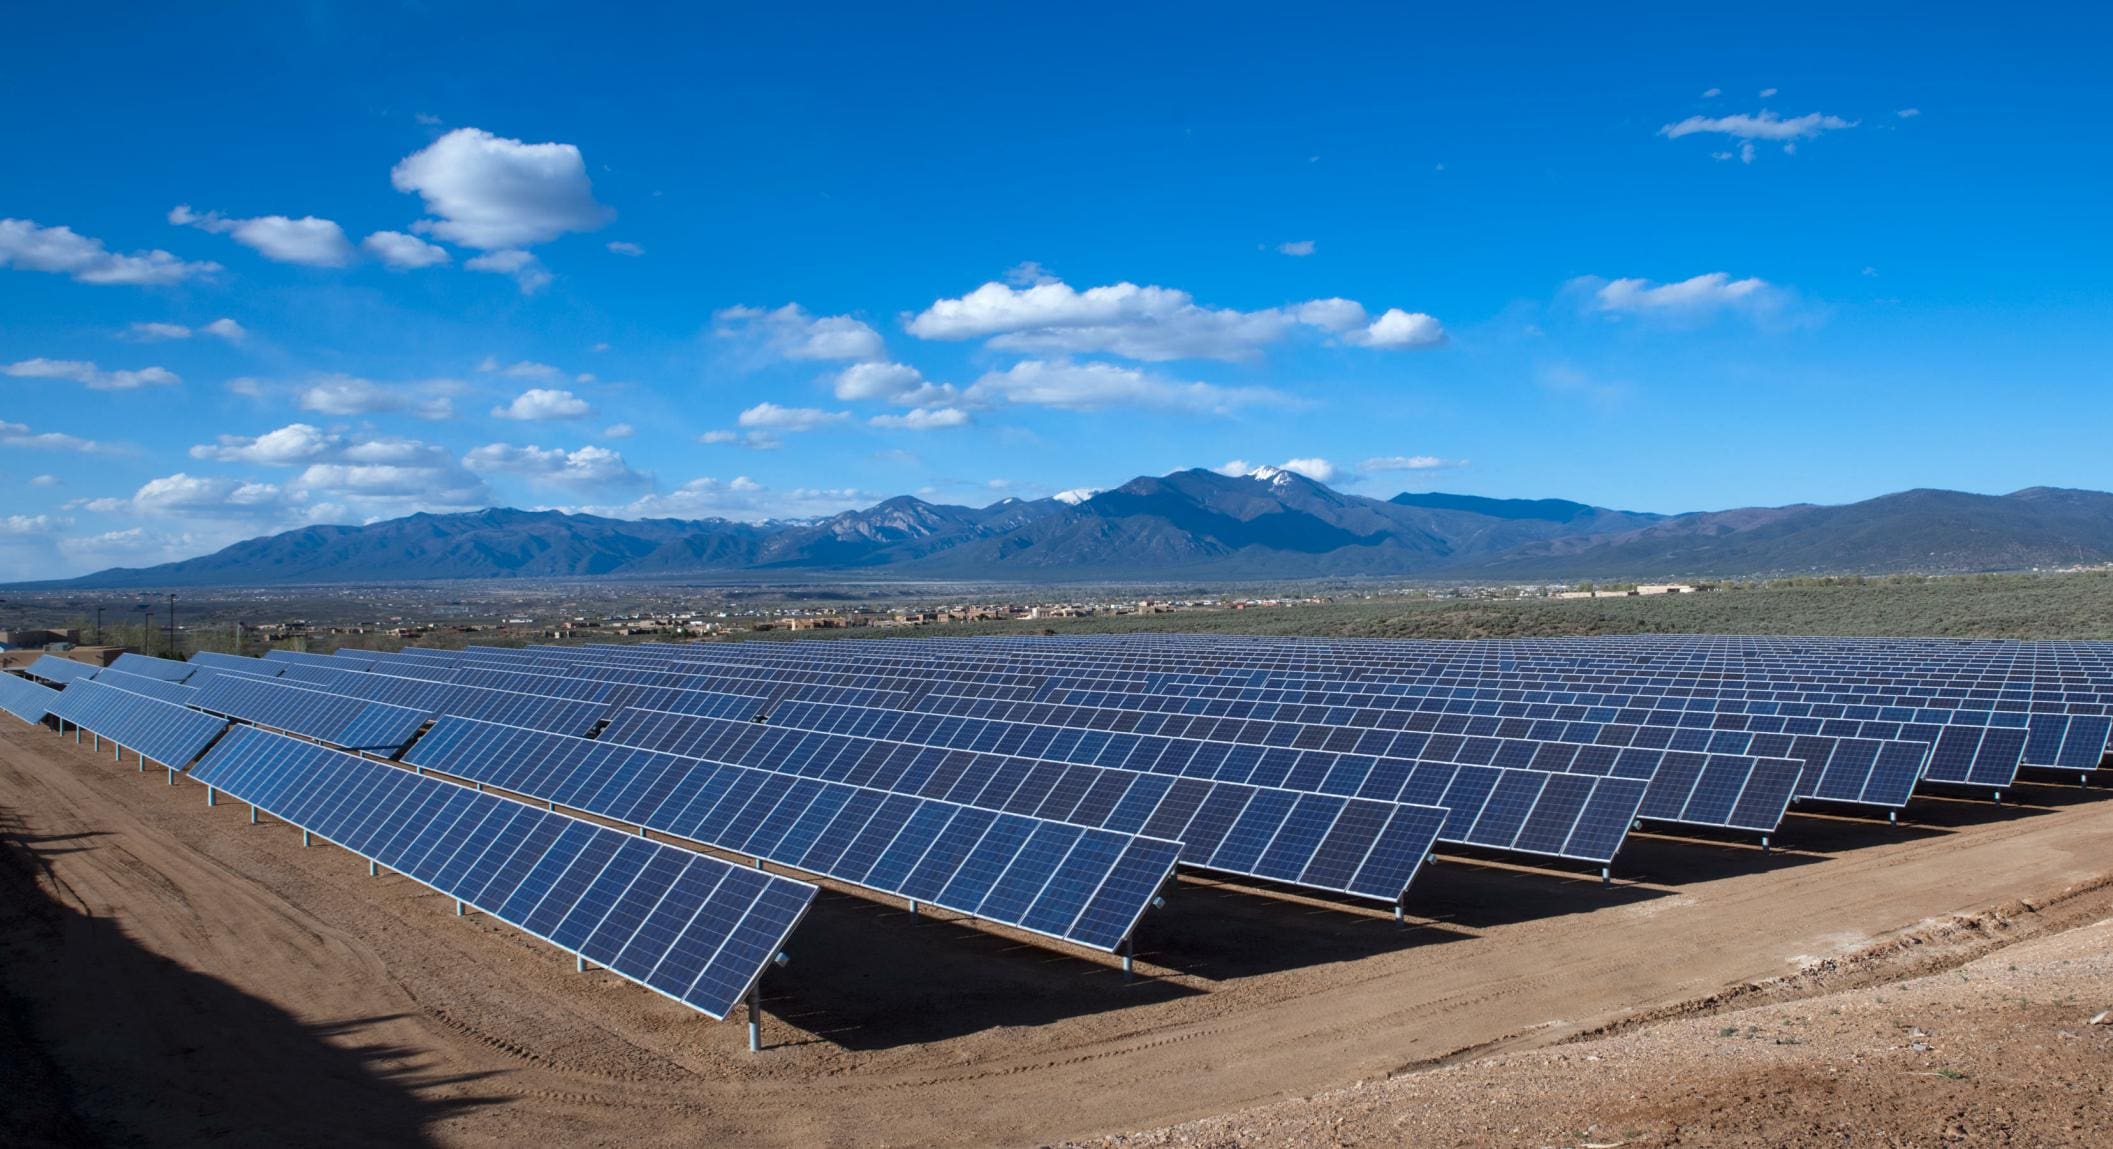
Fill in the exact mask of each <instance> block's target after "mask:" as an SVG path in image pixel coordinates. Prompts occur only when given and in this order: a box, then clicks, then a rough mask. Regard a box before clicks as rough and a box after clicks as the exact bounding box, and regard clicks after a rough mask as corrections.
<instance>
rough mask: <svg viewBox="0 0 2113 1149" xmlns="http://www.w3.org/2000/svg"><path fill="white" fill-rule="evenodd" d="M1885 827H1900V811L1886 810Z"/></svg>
mask: <svg viewBox="0 0 2113 1149" xmlns="http://www.w3.org/2000/svg"><path fill="white" fill-rule="evenodd" d="M1886 825H1888V826H1898V825H1900V811H1898V810H1887V811H1886Z"/></svg>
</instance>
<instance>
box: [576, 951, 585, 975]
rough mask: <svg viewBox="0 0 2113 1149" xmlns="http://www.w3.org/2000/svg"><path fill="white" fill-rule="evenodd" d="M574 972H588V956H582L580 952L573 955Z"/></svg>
mask: <svg viewBox="0 0 2113 1149" xmlns="http://www.w3.org/2000/svg"><path fill="white" fill-rule="evenodd" d="M572 972H574V973H586V972H587V959H586V958H583V957H581V956H580V955H578V954H574V955H572Z"/></svg>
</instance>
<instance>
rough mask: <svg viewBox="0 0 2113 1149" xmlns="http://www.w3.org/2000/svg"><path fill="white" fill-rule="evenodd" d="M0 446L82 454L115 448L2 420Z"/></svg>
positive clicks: (109, 451) (93, 453) (113, 450)
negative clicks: (34, 429) (33, 429)
mask: <svg viewBox="0 0 2113 1149" xmlns="http://www.w3.org/2000/svg"><path fill="white" fill-rule="evenodd" d="M0 447H14V448H22V449H26V450H32V451H72V452H75V453H77V454H82V455H104V454H111V453H113V452H115V450H116V448H114V447H111V446H109V445H108V444H105V443H98V442H96V441H95V440H94V439H83V438H81V437H80V436H79V435H68V434H65V433H63V432H60V431H32V430H30V429H29V425H28V424H27V423H9V422H6V421H4V420H0ZM38 477H39V478H43V477H45V476H38ZM42 485H45V486H49V485H51V484H48V483H47V484H42Z"/></svg>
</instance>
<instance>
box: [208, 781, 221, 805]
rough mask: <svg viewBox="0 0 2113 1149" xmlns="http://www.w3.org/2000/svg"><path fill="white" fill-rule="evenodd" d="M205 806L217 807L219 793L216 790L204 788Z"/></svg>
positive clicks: (209, 787)
mask: <svg viewBox="0 0 2113 1149" xmlns="http://www.w3.org/2000/svg"><path fill="white" fill-rule="evenodd" d="M205 804H206V805H208V806H218V805H219V804H220V792H219V791H218V790H215V789H213V788H212V787H211V786H208V787H206V788H205Z"/></svg>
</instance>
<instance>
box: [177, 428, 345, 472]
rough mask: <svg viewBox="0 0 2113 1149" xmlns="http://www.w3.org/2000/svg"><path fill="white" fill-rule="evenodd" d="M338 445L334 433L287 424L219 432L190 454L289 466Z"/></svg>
mask: <svg viewBox="0 0 2113 1149" xmlns="http://www.w3.org/2000/svg"><path fill="white" fill-rule="evenodd" d="M342 445H343V440H342V439H340V438H339V437H338V436H336V435H328V434H325V433H324V432H323V431H322V430H321V429H320V428H318V427H315V426H313V425H311V424H308V423H288V424H287V425H286V426H284V427H281V428H279V429H278V430H276V431H266V432H265V433H264V434H262V435H256V436H244V435H222V436H220V441H219V442H217V443H210V444H200V445H198V446H195V447H192V448H191V457H192V458H194V459H212V460H215V461H217V462H222V463H261V464H263V465H265V466H272V467H291V466H295V465H298V464H301V463H307V462H312V461H314V460H316V459H320V458H322V457H324V456H326V455H330V454H334V453H335V452H336V451H338V449H339V448H340V447H341V446H342Z"/></svg>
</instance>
